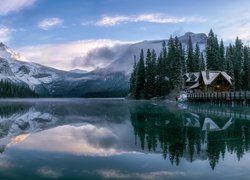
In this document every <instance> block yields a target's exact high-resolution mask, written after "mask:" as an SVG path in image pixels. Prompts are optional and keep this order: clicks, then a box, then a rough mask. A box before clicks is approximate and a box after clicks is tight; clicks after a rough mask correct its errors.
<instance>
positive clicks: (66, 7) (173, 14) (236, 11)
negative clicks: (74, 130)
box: [0, 0, 250, 70]
mask: <svg viewBox="0 0 250 180" xmlns="http://www.w3.org/2000/svg"><path fill="white" fill-rule="evenodd" d="M211 28H212V29H213V30H214V32H215V33H216V34H217V35H218V37H219V38H223V40H224V41H226V42H231V41H233V40H234V39H235V38H236V36H239V38H241V39H242V40H243V42H244V43H246V44H249V42H250V31H249V30H250V1H249V0H202V1H198V0H1V6H0V41H2V42H4V43H5V44H6V45H7V46H9V47H10V48H12V49H14V50H16V51H18V52H20V53H21V54H22V55H23V56H25V57H26V60H27V61H33V62H36V63H41V64H43V65H47V66H52V67H56V68H59V69H63V70H70V69H75V68H80V69H85V70H91V68H92V69H93V68H94V67H77V66H74V64H72V63H70V62H71V61H72V60H75V59H77V58H78V57H84V55H86V54H87V53H88V52H89V51H91V50H93V49H95V48H98V47H110V48H112V47H113V46H115V45H117V44H118V45H119V44H126V43H133V42H138V41H142V40H158V39H168V38H169V36H170V35H173V36H180V35H183V34H184V33H185V32H195V33H206V34H207V33H208V32H209V30H210V29H211ZM78 59H79V60H81V58H78Z"/></svg>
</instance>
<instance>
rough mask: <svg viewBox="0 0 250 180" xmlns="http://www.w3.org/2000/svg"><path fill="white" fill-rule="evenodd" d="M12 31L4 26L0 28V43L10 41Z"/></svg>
mask: <svg viewBox="0 0 250 180" xmlns="http://www.w3.org/2000/svg"><path fill="white" fill-rule="evenodd" d="M11 32H12V30H11V29H10V28H8V27H6V26H0V41H1V42H6V41H8V40H9V39H10V36H11Z"/></svg>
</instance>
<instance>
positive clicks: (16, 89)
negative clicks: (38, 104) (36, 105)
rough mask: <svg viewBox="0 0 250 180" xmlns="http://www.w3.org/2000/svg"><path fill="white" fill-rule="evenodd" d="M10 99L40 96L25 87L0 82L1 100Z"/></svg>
mask: <svg viewBox="0 0 250 180" xmlns="http://www.w3.org/2000/svg"><path fill="white" fill-rule="evenodd" d="M9 97H18V98H26V97H38V94H37V93H35V92H34V91H32V90H31V89H29V88H28V87H26V86H24V85H15V84H13V83H10V82H8V81H3V80H1V81H0V98H9Z"/></svg>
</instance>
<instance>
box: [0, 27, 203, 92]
mask: <svg viewBox="0 0 250 180" xmlns="http://www.w3.org/2000/svg"><path fill="white" fill-rule="evenodd" d="M189 36H190V37H191V39H192V41H193V44H196V43H198V44H199V46H200V48H201V51H204V50H205V44H206V40H207V36H206V34H204V33H191V32H187V33H185V34H184V35H183V36H180V37H179V40H180V42H182V43H183V46H184V48H185V47H186V46H187V41H188V38H189ZM163 41H165V42H166V43H167V42H168V40H153V41H142V42H138V43H135V44H131V45H126V46H124V49H123V50H122V52H119V53H118V54H114V55H113V56H112V57H114V58H113V59H110V63H107V65H106V66H105V67H104V68H96V69H95V70H93V71H90V72H85V71H82V70H71V71H63V70H58V69H55V68H52V67H48V66H44V65H40V64H38V63H33V62H26V61H25V62H24V61H22V59H24V57H23V56H22V55H20V54H18V53H16V52H14V51H12V50H11V49H9V48H8V47H7V46H6V45H5V44H3V43H0V79H3V80H7V81H11V82H13V83H17V84H18V83H19V84H24V85H27V86H28V87H30V89H32V90H34V91H35V92H36V93H38V94H39V95H41V96H42V97H121V96H126V95H127V93H128V89H129V75H130V72H131V70H132V66H133V63H134V55H135V56H136V57H139V52H140V50H141V49H144V52H146V50H147V49H155V51H156V53H157V54H159V53H160V51H161V49H162V43H163ZM119 48H120V47H119ZM105 51H111V50H110V49H109V48H106V49H104V51H101V52H102V53H104V54H105V53H110V52H105ZM96 52H97V51H96ZM112 53H114V52H112ZM98 55H99V54H96V55H95V56H96V58H98Z"/></svg>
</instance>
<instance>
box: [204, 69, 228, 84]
mask: <svg viewBox="0 0 250 180" xmlns="http://www.w3.org/2000/svg"><path fill="white" fill-rule="evenodd" d="M206 73H207V72H206V71H201V75H202V79H203V81H204V84H205V85H210V84H211V83H212V82H213V81H214V80H215V79H216V78H217V77H218V76H219V75H220V74H221V75H222V76H223V77H224V78H225V79H226V80H227V81H228V82H229V83H230V84H231V85H232V78H231V77H230V76H229V75H228V74H227V73H226V72H224V71H208V73H209V78H207V75H206Z"/></svg>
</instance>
